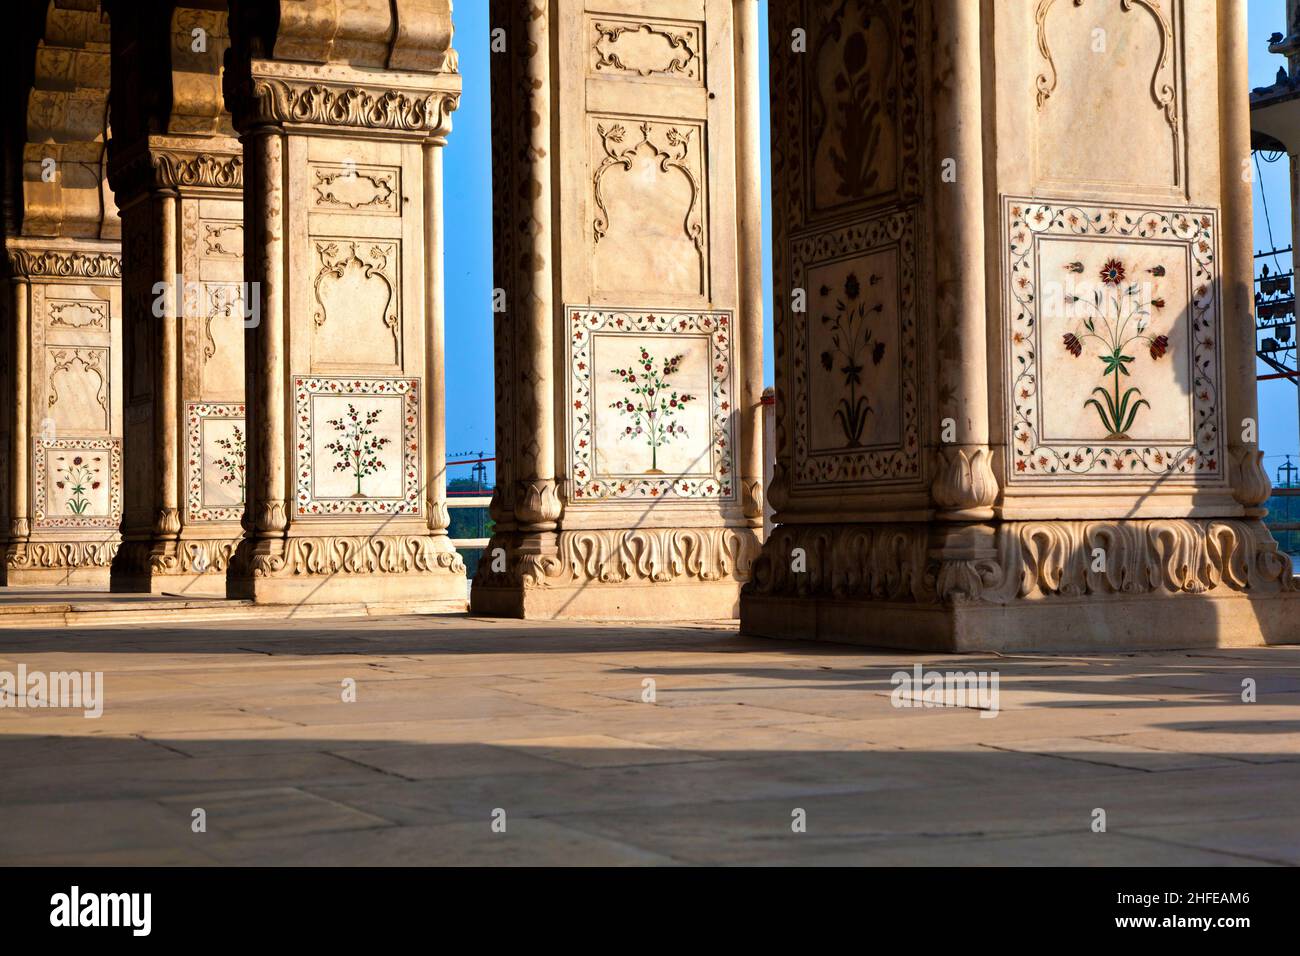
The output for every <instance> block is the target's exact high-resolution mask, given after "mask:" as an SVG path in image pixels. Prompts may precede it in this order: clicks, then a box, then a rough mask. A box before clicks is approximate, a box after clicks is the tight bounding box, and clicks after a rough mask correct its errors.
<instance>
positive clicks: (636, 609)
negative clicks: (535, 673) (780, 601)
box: [470, 581, 741, 621]
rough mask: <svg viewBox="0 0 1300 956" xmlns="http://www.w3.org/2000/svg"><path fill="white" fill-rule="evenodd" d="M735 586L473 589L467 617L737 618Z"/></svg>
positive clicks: (598, 585)
mask: <svg viewBox="0 0 1300 956" xmlns="http://www.w3.org/2000/svg"><path fill="white" fill-rule="evenodd" d="M740 588H741V582H740V581H727V582H714V583H707V582H698V583H691V584H657V585H644V584H642V585H626V586H625V585H618V584H603V583H600V582H598V581H589V582H587V583H586V584H580V585H574V586H571V587H559V588H542V589H538V590H520V589H517V588H490V587H478V586H475V588H474V593H473V601H472V602H471V604H470V613H471V614H480V615H483V616H485V617H516V618H522V619H524V620H535V621H553V620H573V621H596V620H612V621H703V620H716V619H718V618H735V617H736V616H738V615H739V613H740Z"/></svg>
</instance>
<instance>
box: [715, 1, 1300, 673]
mask: <svg viewBox="0 0 1300 956" xmlns="http://www.w3.org/2000/svg"><path fill="white" fill-rule="evenodd" d="M1184 7H1185V8H1186V9H1184ZM1243 11H1244V4H1243V3H1240V2H1236V0H1231V2H1228V3H1221V4H1217V5H1216V4H1213V3H1209V2H1204V3H1202V2H1199V0H1198V2H1196V3H1192V2H1190V0H1189V2H1188V3H1186V4H1183V5H1181V6H1180V7H1179V9H1178V10H1177V11H1173V10H1170V8H1169V5H1167V4H1160V3H1155V2H1141V0H1139V2H1134V3H1122V4H1081V3H1070V2H1068V0H1009V2H1006V3H1001V2H999V3H996V4H991V3H982V4H976V3H968V2H963V0H888V2H884V3H869V2H866V0H849V2H847V3H843V4H836V5H829V4H821V3H817V2H815V0H802V2H791V3H789V4H780V5H778V4H773V5H772V6H771V7H770V8H769V14H770V33H769V36H770V42H771V69H772V77H773V81H772V107H773V108H772V149H773V159H772V168H773V182H774V194H775V195H774V199H773V207H774V210H775V212H776V215H775V219H776V222H775V224H774V242H773V245H774V261H775V268H774V279H775V286H776V288H775V299H776V303H777V310H776V323H775V325H776V328H775V341H776V350H775V351H776V364H777V396H776V429H775V430H776V434H777V448H776V458H777V463H776V473H775V478H774V485H775V486H776V487H775V488H774V489H773V498H774V500H775V503H776V506H777V511H776V514H775V520H776V522H777V527H776V528H775V529H774V530H773V531H772V533H771V535H770V536H769V538H768V540H767V541H766V542H765V544H764V549H763V553H762V555H761V556H760V557H759V559H758V560H757V561H756V562H755V567H754V575H753V580H752V581H751V582H750V584H749V585H747V587H746V590H745V593H744V594H743V596H742V605H741V626H742V630H743V631H745V632H746V633H751V634H761V635H768V636H775V637H810V638H820V639H830V640H842V641H856V642H865V643H872V644H884V645H895V646H902V647H919V648H935V649H949V650H990V649H1047V648H1096V647H1124V646H1129V647H1159V646H1166V647H1168V646H1180V647H1185V646H1194V645H1213V644H1216V643H1219V642H1224V641H1229V640H1230V641H1233V642H1239V643H1253V642H1259V641H1272V640H1284V639H1287V638H1288V637H1289V638H1290V639H1294V633H1295V625H1294V623H1293V622H1292V619H1293V618H1294V607H1293V605H1292V603H1291V602H1292V601H1293V600H1294V598H1295V595H1296V590H1295V584H1294V578H1293V576H1292V571H1291V564H1290V561H1289V560H1288V559H1287V558H1286V556H1285V555H1283V554H1281V553H1280V552H1279V550H1278V548H1277V545H1276V543H1275V542H1274V541H1273V540H1272V538H1271V537H1270V536H1269V534H1268V531H1267V529H1266V528H1265V527H1264V526H1263V525H1262V524H1261V523H1260V521H1259V520H1258V515H1259V514H1260V510H1259V507H1258V506H1259V503H1260V502H1262V501H1263V500H1264V498H1265V497H1266V496H1267V493H1268V482H1267V478H1266V477H1265V476H1264V475H1263V472H1262V470H1261V469H1260V467H1259V452H1258V450H1257V448H1256V447H1255V446H1254V444H1253V443H1251V442H1246V441H1245V440H1244V439H1243V438H1242V428H1243V427H1244V425H1245V424H1246V423H1245V422H1244V421H1243V420H1245V419H1249V420H1251V422H1252V423H1253V422H1255V416H1256V414H1257V401H1256V399H1255V377H1254V376H1255V373H1254V364H1255V363H1254V341H1253V340H1254V330H1253V322H1252V320H1251V295H1250V293H1251V258H1250V238H1249V236H1250V187H1249V183H1248V182H1247V181H1246V180H1245V179H1244V177H1243V176H1242V175H1241V172H1242V163H1243V162H1245V161H1246V160H1247V159H1248V158H1249V126H1248V123H1247V116H1246V111H1247V106H1248V97H1247V89H1246V69H1245V16H1244V12H1243ZM800 36H803V37H805V38H806V45H805V46H804V47H803V48H799V43H798V38H799V37H800ZM792 37H793V38H794V39H795V42H793V43H792ZM1192 62H1203V63H1206V64H1214V65H1215V66H1216V72H1215V75H1216V76H1218V77H1219V78H1220V79H1219V83H1218V84H1211V85H1210V86H1206V85H1204V84H1198V83H1195V82H1192V81H1190V80H1189V79H1188V77H1187V75H1186V74H1185V73H1184V72H1183V69H1182V66H1181V64H1186V63H1192ZM1097 102H1105V103H1107V104H1108V107H1107V109H1106V110H1103V111H1099V110H1097V109H1096V108H1095V104H1096V103H1097ZM1211 130H1212V131H1216V132H1217V134H1218V136H1219V140H1220V142H1221V144H1222V146H1221V149H1219V150H1205V149H1203V148H1200V143H1201V142H1202V141H1203V138H1204V137H1205V136H1206V135H1207V131H1211ZM1193 131H1195V136H1193ZM805 304H806V307H804V306H805Z"/></svg>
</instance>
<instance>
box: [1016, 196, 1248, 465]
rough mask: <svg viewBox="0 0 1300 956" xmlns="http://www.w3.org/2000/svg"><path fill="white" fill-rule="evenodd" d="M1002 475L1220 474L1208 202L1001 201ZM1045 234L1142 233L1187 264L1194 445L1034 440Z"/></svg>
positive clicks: (1128, 236)
mask: <svg viewBox="0 0 1300 956" xmlns="http://www.w3.org/2000/svg"><path fill="white" fill-rule="evenodd" d="M1003 223H1004V225H1005V228H1006V231H1005V234H1004V239H1005V242H1006V247H1005V248H1006V250H1007V272H1006V304H1007V314H1006V319H1005V322H1006V325H1005V329H1006V332H1005V335H1006V353H1005V354H1006V356H1007V363H1008V369H1007V379H1008V384H1009V390H1008V393H1007V413H1008V416H1009V417H1008V422H1009V425H1010V428H1011V435H1010V442H1009V444H1010V446H1011V448H1010V453H1009V454H1008V466H1007V467H1008V470H1009V474H1008V479H1009V480H1011V481H1017V482H1031V481H1042V480H1052V479H1055V480H1061V479H1063V478H1073V477H1084V476H1086V477H1087V478H1089V479H1097V478H1104V479H1109V480H1112V481H1113V480H1121V481H1122V480H1124V479H1126V478H1129V479H1139V478H1140V479H1141V480H1144V481H1145V480H1149V479H1150V476H1151V475H1159V476H1161V477H1162V478H1164V479H1165V480H1168V481H1176V482H1195V481H1198V480H1204V479H1205V478H1206V477H1217V476H1219V475H1221V474H1222V473H1223V464H1222V463H1223V444H1222V438H1221V434H1222V422H1221V419H1222V408H1221V407H1220V403H1219V389H1220V384H1219V382H1220V376H1221V366H1222V360H1221V358H1220V351H1219V335H1220V328H1219V314H1218V282H1217V274H1216V266H1217V250H1216V243H1217V233H1218V219H1217V214H1216V212H1215V211H1214V210H1212V209H1190V208H1185V207H1181V208H1165V207H1148V206H1139V205H1136V204H1131V203H1126V204H1122V205H1118V206H1101V205H1094V204H1078V203H1070V202H1062V201H1054V200H1049V201H1042V200H1040V199H1017V198H1011V197H1008V198H1005V199H1004V205H1003ZM1045 236H1057V237H1070V238H1096V239H1104V238H1110V239H1114V240H1119V241H1124V240H1135V239H1141V240H1148V241H1159V242H1164V243H1167V244H1168V245H1170V246H1181V247H1184V248H1185V249H1186V251H1187V253H1188V262H1189V263H1190V266H1191V269H1190V275H1189V279H1190V286H1189V295H1190V302H1189V303H1188V304H1189V305H1190V308H1191V317H1190V321H1191V323H1192V327H1191V336H1190V338H1191V341H1192V353H1193V354H1192V376H1193V377H1192V403H1193V405H1192V407H1193V416H1194V417H1193V421H1192V427H1193V430H1194V434H1195V441H1194V443H1193V444H1151V445H1141V444H1139V443H1136V442H1135V443H1133V444H1131V445H1130V444H1124V443H1121V442H1109V443H1108V442H1107V441H1106V440H1104V439H1103V440H1100V441H1097V442H1094V443H1091V444H1086V443H1085V444H1047V443H1044V442H1042V441H1040V439H1039V435H1040V431H1041V421H1042V417H1041V407H1040V403H1039V402H1038V401H1037V398H1038V386H1039V366H1038V354H1039V352H1040V350H1041V349H1042V348H1043V347H1044V346H1043V344H1042V342H1041V341H1040V339H1041V331H1042V330H1041V328H1040V327H1039V323H1038V301H1037V299H1036V290H1037V288H1038V285H1039V275H1038V254H1037V253H1038V240H1039V239H1040V238H1043V237H1045Z"/></svg>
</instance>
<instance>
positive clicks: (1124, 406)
mask: <svg viewBox="0 0 1300 956" xmlns="http://www.w3.org/2000/svg"><path fill="white" fill-rule="evenodd" d="M1066 269H1067V271H1069V272H1082V271H1083V263H1082V262H1079V261H1074V262H1070V263H1067V264H1066ZM1146 271H1147V272H1148V273H1150V274H1151V276H1152V277H1153V278H1154V277H1158V276H1163V275H1165V267H1164V266H1163V265H1155V266H1152V267H1151V268H1149V269H1147V270H1146ZM1126 276H1127V271H1126V269H1125V266H1124V261H1123V260H1122V259H1119V258H1114V257H1112V258H1110V259H1107V260H1106V264H1105V265H1103V266H1102V268H1101V285H1100V287H1098V288H1097V289H1096V290H1095V291H1094V292H1093V296H1092V298H1091V299H1090V300H1089V299H1085V298H1084V297H1082V296H1079V295H1074V294H1067V295H1066V300H1067V301H1069V302H1073V303H1075V304H1076V305H1079V306H1081V307H1082V312H1083V314H1082V316H1081V318H1079V319H1077V320H1076V321H1077V322H1079V325H1080V327H1079V328H1076V329H1075V330H1074V331H1072V332H1066V333H1065V334H1064V335H1063V336H1062V340H1063V342H1064V344H1065V348H1066V351H1068V352H1069V353H1070V354H1071V355H1073V356H1074V357H1075V358H1079V357H1080V356H1081V355H1083V353H1084V351H1085V350H1087V351H1088V352H1089V353H1090V354H1094V355H1096V357H1097V358H1099V359H1101V364H1102V372H1101V374H1102V376H1103V377H1104V378H1106V379H1107V380H1108V383H1107V386H1106V387H1103V386H1100V385H1099V386H1097V387H1096V388H1094V389H1093V390H1092V394H1093V397H1092V398H1090V399H1088V400H1087V401H1086V402H1084V407H1085V408H1092V410H1093V411H1095V412H1096V413H1097V416H1098V417H1099V418H1100V419H1101V423H1102V425H1104V426H1105V428H1106V432H1107V435H1106V437H1107V439H1108V440H1114V439H1125V438H1128V435H1127V434H1126V432H1127V431H1128V430H1129V429H1130V428H1131V427H1132V426H1133V422H1134V420H1135V419H1136V418H1137V414H1138V412H1139V411H1140V410H1141V409H1142V408H1143V407H1146V408H1150V407H1151V403H1150V402H1149V401H1147V400H1146V399H1145V398H1143V397H1142V389H1141V388H1139V387H1138V386H1136V385H1128V386H1127V387H1123V388H1122V385H1121V376H1123V377H1129V376H1131V375H1132V373H1131V372H1130V371H1129V368H1128V367H1129V365H1130V364H1132V363H1133V362H1134V361H1136V357H1135V356H1133V355H1129V354H1128V353H1129V352H1130V351H1136V349H1137V348H1139V347H1141V346H1143V345H1145V346H1146V348H1147V351H1148V353H1149V354H1150V356H1151V359H1152V361H1158V360H1160V359H1161V358H1163V357H1164V356H1165V353H1166V352H1168V351H1169V337H1168V336H1167V335H1151V334H1149V333H1148V331H1147V329H1148V327H1149V326H1150V323H1151V313H1152V310H1153V309H1154V310H1160V309H1163V308H1164V305H1165V302H1164V299H1161V298H1159V297H1156V296H1154V295H1153V294H1150V293H1149V291H1148V290H1149V289H1150V288H1151V287H1150V285H1149V284H1148V283H1143V282H1139V281H1137V280H1136V279H1135V280H1131V281H1129V280H1127V279H1126ZM1121 388H1122V390H1121ZM1098 396H1100V398H1098Z"/></svg>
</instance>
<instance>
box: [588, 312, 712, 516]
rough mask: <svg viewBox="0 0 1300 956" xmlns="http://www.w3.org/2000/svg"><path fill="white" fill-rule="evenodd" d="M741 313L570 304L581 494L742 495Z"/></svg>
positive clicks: (635, 496)
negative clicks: (737, 403) (738, 482)
mask: <svg viewBox="0 0 1300 956" xmlns="http://www.w3.org/2000/svg"><path fill="white" fill-rule="evenodd" d="M731 321H732V317H731V313H730V312H680V311H673V310H658V311H653V312H652V311H646V310H633V309H618V310H614V309H604V310H600V309H572V308H571V309H569V355H568V361H569V389H568V391H569V395H568V402H569V458H570V462H571V464H570V473H569V480H570V488H571V497H572V498H573V499H574V500H591V499H596V500H603V499H655V498H662V497H667V496H673V497H678V498H712V499H717V498H731V497H733V496H734V483H733V480H732V474H733V465H732V446H733V444H734V430H733V424H732V422H733V411H734V409H733V408H732V404H731V401H732V399H731V393H732V387H733V386H732V381H731Z"/></svg>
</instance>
